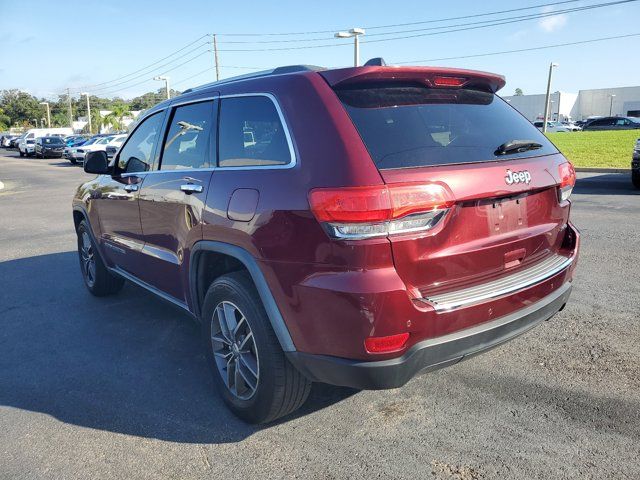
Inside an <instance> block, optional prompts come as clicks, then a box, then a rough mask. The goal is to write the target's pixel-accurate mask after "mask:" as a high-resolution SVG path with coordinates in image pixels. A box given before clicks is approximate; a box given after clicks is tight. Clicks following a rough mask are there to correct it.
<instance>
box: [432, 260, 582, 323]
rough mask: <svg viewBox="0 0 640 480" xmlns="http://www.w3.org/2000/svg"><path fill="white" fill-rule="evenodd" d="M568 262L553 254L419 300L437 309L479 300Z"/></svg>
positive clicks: (533, 280) (542, 277) (545, 276)
mask: <svg viewBox="0 0 640 480" xmlns="http://www.w3.org/2000/svg"><path fill="white" fill-rule="evenodd" d="M572 262H573V258H572V257H565V256H564V255H553V256H551V257H549V258H546V259H544V260H542V261H540V262H538V263H536V264H535V265H533V266H531V267H528V268H525V269H524V270H520V271H518V272H516V273H513V274H512V275H508V276H506V277H502V278H499V279H497V280H493V281H491V282H487V283H483V284H481V285H475V286H473V287H469V288H463V289H461V290H454V291H452V292H445V293H439V294H436V295H429V296H427V297H424V298H422V299H421V300H422V301H424V302H428V303H431V304H432V305H433V306H434V308H435V309H436V310H437V311H440V310H451V309H453V308H459V307H463V306H468V305H472V304H475V303H480V302H483V301H486V300H491V299H492V298H497V297H501V296H502V295H507V294H509V293H513V292H517V291H518V290H522V289H524V288H527V287H530V286H532V285H535V284H537V283H540V282H543V281H544V280H546V279H548V278H551V277H552V276H554V275H556V274H557V273H559V272H561V271H562V270H564V269H565V268H567V267H569V265H571V263H572Z"/></svg>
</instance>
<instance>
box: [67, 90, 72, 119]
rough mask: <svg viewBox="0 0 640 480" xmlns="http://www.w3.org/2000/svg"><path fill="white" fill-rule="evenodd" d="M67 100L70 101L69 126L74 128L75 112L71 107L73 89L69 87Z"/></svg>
mask: <svg viewBox="0 0 640 480" xmlns="http://www.w3.org/2000/svg"><path fill="white" fill-rule="evenodd" d="M67 102H68V103H69V126H70V127H71V128H72V129H73V112H72V107H71V89H69V88H67Z"/></svg>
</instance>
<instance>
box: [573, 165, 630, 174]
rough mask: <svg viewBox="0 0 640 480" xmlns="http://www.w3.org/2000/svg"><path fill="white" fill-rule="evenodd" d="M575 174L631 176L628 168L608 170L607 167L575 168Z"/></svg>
mask: <svg viewBox="0 0 640 480" xmlns="http://www.w3.org/2000/svg"><path fill="white" fill-rule="evenodd" d="M576 172H584V173H627V174H631V169H630V168H608V167H576Z"/></svg>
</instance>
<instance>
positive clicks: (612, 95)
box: [609, 93, 615, 116]
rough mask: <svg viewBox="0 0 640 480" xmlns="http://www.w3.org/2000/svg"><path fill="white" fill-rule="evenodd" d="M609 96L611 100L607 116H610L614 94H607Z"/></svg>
mask: <svg viewBox="0 0 640 480" xmlns="http://www.w3.org/2000/svg"><path fill="white" fill-rule="evenodd" d="M609 96H610V97H611V102H609V116H611V111H612V110H613V97H615V94H613V93H612V94H611V95H609Z"/></svg>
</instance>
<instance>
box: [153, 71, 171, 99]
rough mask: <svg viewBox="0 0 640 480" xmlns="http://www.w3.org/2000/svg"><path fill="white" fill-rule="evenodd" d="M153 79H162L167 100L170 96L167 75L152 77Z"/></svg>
mask: <svg viewBox="0 0 640 480" xmlns="http://www.w3.org/2000/svg"><path fill="white" fill-rule="evenodd" d="M153 79H154V80H164V86H165V88H166V89H167V100H169V99H170V98H171V90H169V77H164V76H162V75H160V76H157V77H153Z"/></svg>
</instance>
